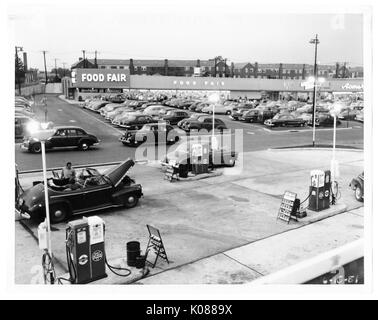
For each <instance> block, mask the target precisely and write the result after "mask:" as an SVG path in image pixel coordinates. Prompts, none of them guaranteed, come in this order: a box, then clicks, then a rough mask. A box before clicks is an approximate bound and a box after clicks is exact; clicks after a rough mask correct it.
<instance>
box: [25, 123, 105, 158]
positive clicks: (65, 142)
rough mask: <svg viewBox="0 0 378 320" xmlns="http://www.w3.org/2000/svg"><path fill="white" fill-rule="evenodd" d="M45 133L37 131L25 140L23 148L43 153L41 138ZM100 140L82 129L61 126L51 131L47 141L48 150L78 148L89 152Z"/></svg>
mask: <svg viewBox="0 0 378 320" xmlns="http://www.w3.org/2000/svg"><path fill="white" fill-rule="evenodd" d="M41 134H44V131H37V132H35V133H33V134H32V135H30V136H29V137H27V138H25V139H24V141H23V143H22V144H21V148H22V149H24V150H28V151H29V152H32V153H40V152H41V142H40V136H41ZM99 142H100V141H99V140H98V139H97V137H96V136H94V135H93V134H90V133H87V132H85V130H84V129H82V128H80V127H73V126H67V127H63V126H59V127H55V128H54V129H53V130H51V136H50V137H49V138H48V139H46V142H45V146H46V149H54V148H62V147H78V148H80V149H81V150H83V151H85V150H88V149H89V148H90V147H91V146H94V145H98V144H99Z"/></svg>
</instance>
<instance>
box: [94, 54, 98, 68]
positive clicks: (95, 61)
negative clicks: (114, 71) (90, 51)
mask: <svg viewBox="0 0 378 320" xmlns="http://www.w3.org/2000/svg"><path fill="white" fill-rule="evenodd" d="M94 64H95V67H96V68H97V67H98V66H97V50H96V51H95V60H94Z"/></svg>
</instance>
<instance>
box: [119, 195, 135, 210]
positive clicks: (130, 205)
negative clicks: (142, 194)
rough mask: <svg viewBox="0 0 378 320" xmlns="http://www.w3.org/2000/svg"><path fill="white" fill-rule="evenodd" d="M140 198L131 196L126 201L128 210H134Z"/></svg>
mask: <svg viewBox="0 0 378 320" xmlns="http://www.w3.org/2000/svg"><path fill="white" fill-rule="evenodd" d="M138 201H139V198H138V197H137V196H136V195H135V194H129V195H127V196H126V197H125V199H124V202H123V203H124V205H125V207H126V208H128V209H130V208H134V207H135V206H136V205H137V204H138Z"/></svg>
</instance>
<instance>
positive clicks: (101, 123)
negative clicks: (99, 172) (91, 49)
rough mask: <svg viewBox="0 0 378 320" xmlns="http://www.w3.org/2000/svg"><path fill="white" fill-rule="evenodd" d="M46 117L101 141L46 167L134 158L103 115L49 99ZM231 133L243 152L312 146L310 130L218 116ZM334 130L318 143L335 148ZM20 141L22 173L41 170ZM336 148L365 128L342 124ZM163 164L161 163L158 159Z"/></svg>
mask: <svg viewBox="0 0 378 320" xmlns="http://www.w3.org/2000/svg"><path fill="white" fill-rule="evenodd" d="M41 99H42V96H36V102H37V103H36V106H35V110H36V114H37V116H38V117H39V118H40V119H41V120H42V119H44V108H43V106H42V105H41V104H40V103H38V102H39V101H41ZM47 110H48V113H47V115H48V116H47V117H48V120H49V121H52V122H53V123H54V124H55V125H74V126H79V127H82V128H83V129H84V130H86V131H88V132H90V133H93V134H94V135H96V136H97V137H98V138H99V139H100V140H101V143H100V145H99V146H98V147H94V148H93V149H89V150H88V151H86V152H85V153H83V152H82V151H80V150H77V149H73V150H70V151H69V152H68V151H67V150H62V149H60V150H58V149H57V150H51V151H49V152H48V157H47V167H49V168H54V167H61V166H63V164H65V163H66V162H67V161H71V162H72V163H73V164H74V165H85V164H90V163H107V162H115V161H122V160H125V159H126V158H128V157H133V156H134V153H135V148H129V147H125V146H123V145H122V143H120V142H119V141H118V138H119V137H120V136H121V135H122V133H123V132H124V129H122V128H119V127H115V126H113V125H112V124H110V123H109V122H106V121H105V120H104V119H103V117H101V116H100V114H98V113H96V112H93V111H90V110H87V109H84V108H81V107H79V106H78V105H74V104H69V103H67V102H65V101H62V100H61V99H59V98H58V97H57V96H56V95H47ZM216 117H217V118H220V119H221V120H223V121H224V123H225V124H226V126H227V128H230V129H231V130H234V129H242V130H243V150H244V151H245V152H248V151H257V150H265V149H268V148H281V147H298V146H309V145H311V144H312V128H311V127H278V128H267V127H266V126H264V125H263V124H258V123H245V122H240V121H233V120H231V119H230V118H229V116H226V115H216ZM332 139H333V130H332V127H331V128H330V127H326V128H316V143H317V144H319V145H328V146H331V145H332ZM19 143H20V141H18V143H16V145H15V156H16V163H17V165H18V166H19V170H20V171H24V170H33V169H41V168H42V163H41V161H40V160H39V159H40V156H39V155H38V154H30V153H28V152H26V151H24V150H21V149H20V144H19ZM337 145H338V146H343V147H356V148H362V147H363V125H362V124H361V123H360V122H355V121H349V122H346V121H343V122H342V124H341V125H340V126H338V129H337ZM159 160H160V159H159Z"/></svg>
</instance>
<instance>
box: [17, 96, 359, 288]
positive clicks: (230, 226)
mask: <svg viewBox="0 0 378 320" xmlns="http://www.w3.org/2000/svg"><path fill="white" fill-rule="evenodd" d="M36 100H37V101H38V97H37V99H36ZM47 101H48V119H49V120H50V121H53V122H54V124H56V125H67V124H72V125H75V126H80V127H82V128H83V129H85V130H87V131H88V132H92V133H93V134H95V135H96V136H97V137H98V138H99V139H100V140H101V142H100V145H99V146H98V147H94V148H92V149H89V150H87V151H80V150H77V149H72V150H66V149H64V150H56V151H55V150H53V151H49V152H48V153H47V167H48V168H55V167H62V166H63V165H64V164H65V163H66V162H67V161H71V162H72V163H73V164H74V166H75V165H85V164H99V163H109V162H118V161H122V160H125V159H126V158H128V157H134V153H135V150H136V149H135V148H130V147H126V146H124V145H122V144H121V143H120V142H119V141H118V138H119V136H120V135H121V134H122V132H123V129H121V128H117V127H115V126H113V125H111V124H109V123H107V122H105V121H104V119H103V118H102V117H101V116H100V115H99V114H98V113H95V112H92V111H90V110H86V109H83V108H81V107H79V106H78V105H74V104H69V103H67V102H65V101H62V100H60V99H59V98H58V97H57V96H53V95H50V96H48V98H47ZM35 108H36V111H37V115H38V116H40V117H42V116H43V108H42V107H40V106H39V105H38V103H37V105H36V107H35ZM217 117H219V118H221V119H222V120H223V121H224V122H225V123H226V124H227V127H228V128H231V129H243V146H244V150H243V152H242V154H241V156H240V157H239V160H238V161H237V163H236V166H235V167H234V168H223V169H218V170H217V171H218V172H219V173H220V174H219V175H218V176H214V177H209V178H207V179H204V180H193V181H179V182H175V183H169V182H168V181H167V180H164V172H162V169H161V168H160V166H159V164H158V163H143V164H136V165H135V166H134V167H133V168H132V169H131V170H130V172H129V175H130V176H131V177H132V178H134V179H135V180H136V182H137V183H140V184H141V185H142V187H143V193H144V197H143V198H142V199H141V200H140V203H139V205H138V206H137V207H135V208H133V209H108V210H102V211H100V212H96V213H95V214H96V215H99V216H100V217H101V218H103V219H104V221H105V223H106V230H107V232H106V252H107V257H108V259H109V260H115V259H118V258H120V257H123V256H125V250H126V248H125V246H126V242H128V241H139V242H140V243H141V248H142V250H144V248H145V247H146V245H147V240H148V233H147V229H146V225H147V224H149V225H152V226H154V227H156V228H158V229H159V230H160V232H161V234H162V237H163V239H164V243H165V246H166V250H167V254H168V258H169V259H170V262H171V263H170V264H165V263H164V262H161V263H159V264H158V266H157V268H155V269H152V270H151V273H150V275H151V276H152V275H154V274H157V273H160V272H163V271H166V270H168V269H174V268H177V267H182V266H186V265H189V264H191V263H193V262H195V261H199V260H201V259H204V258H207V257H212V256H214V255H217V254H219V253H222V252H225V251H227V250H230V249H233V248H238V247H242V246H244V245H247V244H250V243H253V242H256V241H260V240H262V239H266V238H269V237H272V236H274V235H278V234H281V233H283V232H286V231H288V230H294V229H297V228H301V227H303V226H305V225H308V224H310V223H313V222H314V219H315V220H316V217H315V218H314V217H311V219H308V220H305V219H304V220H302V221H300V222H299V223H290V224H285V223H282V222H280V221H277V210H278V207H279V204H280V201H281V197H282V195H283V193H284V192H285V191H286V190H291V191H293V192H296V193H297V194H298V197H299V198H300V199H303V200H304V199H305V198H306V196H307V193H308V186H309V183H310V171H311V170H313V169H327V168H328V167H329V159H330V158H331V151H330V150H327V149H324V150H319V149H315V150H310V149H308V148H305V147H304V148H298V146H308V145H310V144H311V138H312V129H311V128H306V127H304V128H289V129H287V128H277V129H276V128H273V129H267V128H266V127H265V126H263V125H261V124H254V123H243V122H236V121H232V120H231V119H229V117H228V116H218V115H217ZM332 133H333V132H332V130H330V128H321V129H317V143H319V144H325V145H327V144H328V145H329V144H331V142H332ZM337 135H338V136H337V141H338V145H341V146H343V147H344V148H343V149H340V150H338V151H337V158H338V159H339V161H340V171H341V178H340V181H339V184H340V190H341V194H342V197H341V199H340V201H339V203H338V205H337V206H338V207H337V210H336V211H334V213H332V214H340V213H342V212H346V211H350V210H354V209H356V208H359V207H360V206H361V203H359V202H357V201H356V200H355V199H354V195H353V192H352V190H350V188H349V182H350V180H351V179H352V178H353V177H355V176H357V175H358V174H359V173H360V172H361V171H362V170H363V160H364V158H363V152H361V151H359V150H353V149H352V150H348V149H346V148H358V147H361V146H362V144H363V127H362V125H361V124H360V123H358V122H352V121H351V122H349V123H348V127H347V125H346V123H344V122H343V123H342V125H341V126H339V128H338V130H337ZM276 147H280V148H288V149H274V148H276ZM290 147H295V148H290ZM15 152H16V162H17V164H18V166H19V170H20V171H21V172H22V171H28V170H33V169H40V168H41V160H40V159H41V158H40V155H39V154H32V153H29V152H26V151H23V150H20V146H19V145H17V144H16V149H15ZM100 169H101V167H100ZM23 177H24V182H25V183H27V184H28V185H29V186H30V185H31V182H32V180H33V179H35V180H40V179H41V177H40V174H38V173H35V174H34V176H32V178H28V179H26V178H25V177H26V175H24V176H23V175H22V174H21V182H22V181H23ZM25 179H26V180H25ZM80 217H81V216H80V215H79V216H77V218H80ZM355 219H357V220H358V221H360V222H361V221H362V220H363V217H356V218H355ZM357 220H356V221H355V222H354V223H352V224H347V225H345V226H344V227H345V228H346V230H348V232H350V233H351V234H352V235H353V237H355V238H356V239H357V238H359V237H360V236H361V232H362V231H361V228H360V227H359V223H360V222H357ZM18 223H19V226H21V228H17V229H16V230H17V232H18V233H21V234H23V236H21V234H20V236H18V237H17V239H18V240H17V243H16V247H17V250H16V255H17V256H16V259H20V260H22V259H23V256H24V255H25V252H27V251H28V252H33V251H37V250H38V248H37V242H36V237H37V227H38V223H37V222H34V221H28V220H23V221H21V222H18ZM344 227H343V228H344ZM65 228H66V223H59V224H56V225H54V226H53V236H52V237H53V250H54V255H55V257H56V259H57V261H58V262H59V263H57V264H56V268H57V271H58V272H60V273H65V272H66V271H67V270H66V268H65V263H66V262H65V245H64V240H65ZM24 233H25V234H29V235H30V236H31V237H32V238H34V240H31V241H27V242H25V241H24V240H23V239H25V237H26V235H25V234H24ZM347 241H350V239H346V238H345V237H344V238H342V239H340V242H335V243H327V244H324V246H320V247H319V248H318V250H315V251H314V252H313V254H315V253H320V252H324V251H327V250H329V249H331V248H334V247H336V246H339V245H341V244H342V243H343V242H345V243H346V242H347ZM38 260H39V258H38V259H37V260H36V261H38ZM296 261H297V260H296ZM293 262H294V260H293ZM36 263H38V262H36ZM18 268H19V271H21V272H19V273H17V274H19V275H20V276H19V278H18V279H16V281H17V282H19V283H25V282H27V281H29V280H30V272H29V271H28V270H27V269H26V270H25V266H23V265H18ZM28 279H29V280H28ZM239 280H240V279H239V278H237V281H236V282H238V281H239ZM240 281H241V280H240Z"/></svg>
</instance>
